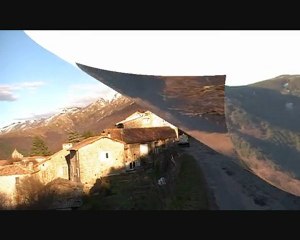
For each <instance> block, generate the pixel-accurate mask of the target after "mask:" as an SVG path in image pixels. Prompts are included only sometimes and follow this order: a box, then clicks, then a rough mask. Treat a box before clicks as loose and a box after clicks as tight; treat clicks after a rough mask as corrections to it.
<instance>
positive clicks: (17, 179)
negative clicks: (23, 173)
mask: <svg viewBox="0 0 300 240" xmlns="http://www.w3.org/2000/svg"><path fill="white" fill-rule="evenodd" d="M19 183H20V178H19V177H16V185H18V184H19Z"/></svg>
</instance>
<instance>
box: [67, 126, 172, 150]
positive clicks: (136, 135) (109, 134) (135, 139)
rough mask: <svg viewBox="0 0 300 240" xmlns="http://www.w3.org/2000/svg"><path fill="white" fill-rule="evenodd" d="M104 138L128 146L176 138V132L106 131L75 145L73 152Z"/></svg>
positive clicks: (165, 130) (134, 129)
mask: <svg viewBox="0 0 300 240" xmlns="http://www.w3.org/2000/svg"><path fill="white" fill-rule="evenodd" d="M104 137H106V138H110V139H112V140H116V141H120V142H123V143H127V144H132V143H147V142H153V141H157V140H164V139H167V138H176V132H175V130H174V129H172V128H170V127H153V128H112V129H105V130H104V131H103V132H102V133H101V136H96V137H90V138H87V139H85V140H83V141H82V142H80V143H77V144H76V145H74V146H73V147H72V148H71V150H78V149H80V148H82V147H84V146H87V145H89V144H92V143H94V142H96V141H98V140H99V139H101V138H104Z"/></svg>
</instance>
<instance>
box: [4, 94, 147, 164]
mask: <svg viewBox="0 0 300 240" xmlns="http://www.w3.org/2000/svg"><path fill="white" fill-rule="evenodd" d="M137 110H144V109H143V108H141V107H140V106H138V105H137V104H135V103H134V102H133V101H132V100H130V99H128V98H125V97H123V96H120V97H116V98H114V99H112V100H111V101H107V100H105V99H99V100H98V101H96V102H94V103H92V104H90V105H88V106H86V107H83V108H77V107H75V108H67V109H63V110H62V111H61V112H60V113H58V114H55V115H53V116H50V117H49V118H43V119H39V120H30V121H25V122H19V123H13V124H11V125H10V126H6V127H4V128H2V129H0V159H6V158H9V157H10V155H11V153H12V151H13V150H14V148H17V149H18V151H19V152H20V153H22V154H23V155H28V154H29V153H30V149H31V145H32V138H33V137H34V136H36V135H39V136H42V137H43V139H44V140H45V142H46V144H47V145H48V147H49V149H50V150H51V151H57V150H59V149H60V148H61V146H62V143H64V142H66V141H67V136H68V133H69V132H70V131H78V132H79V133H83V132H85V131H91V132H93V133H94V134H98V133H99V132H101V131H102V130H103V129H104V128H108V127H113V126H114V124H115V123H116V122H119V121H121V120H123V119H124V118H126V117H128V116H129V115H130V114H132V113H134V112H135V111H137Z"/></svg>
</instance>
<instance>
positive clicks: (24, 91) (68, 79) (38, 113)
mask: <svg viewBox="0 0 300 240" xmlns="http://www.w3.org/2000/svg"><path fill="white" fill-rule="evenodd" d="M0 65H1V70H0V127H4V126H6V125H8V124H11V123H13V122H18V121H22V120H31V119H36V118H41V117H46V116H49V115H50V114H54V113H56V112H58V111H60V110H61V109H63V108H66V107H72V106H85V105H87V104H89V103H91V102H93V101H95V100H96V99H99V98H100V97H104V98H106V97H108V98H109V97H111V96H112V95H113V94H114V93H115V92H114V91H112V90H111V89H110V88H108V87H107V86H105V85H104V84H102V83H100V82H99V81H97V80H95V79H94V78H92V77H90V76H89V75H87V74H86V73H84V72H83V71H81V70H80V69H79V68H77V67H76V66H74V65H72V64H70V63H68V62H66V61H65V60H62V59H61V58H59V57H58V56H56V55H54V54H53V53H51V52H49V51H48V50H46V49H44V48H43V47H41V46H40V45H39V44H37V43H36V42H34V41H33V40H32V39H31V38H30V37H29V36H28V35H26V34H25V33H24V32H23V31H3V30H1V31H0Z"/></svg>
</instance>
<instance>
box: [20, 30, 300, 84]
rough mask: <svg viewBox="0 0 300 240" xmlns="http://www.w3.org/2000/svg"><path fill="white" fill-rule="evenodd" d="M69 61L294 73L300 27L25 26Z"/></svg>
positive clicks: (233, 73) (241, 75) (142, 68)
mask: <svg viewBox="0 0 300 240" xmlns="http://www.w3.org/2000/svg"><path fill="white" fill-rule="evenodd" d="M26 33H27V34H28V35H29V36H30V37H31V38H32V39H34V40H35V41H36V42H38V43H39V44H41V45H42V46H44V47H45V48H47V49H48V50H49V51H51V52H53V53H55V54H56V55H58V56H60V57H61V58H62V59H65V60H66V61H68V62H69V63H71V64H75V62H77V63H81V64H85V65H88V66H91V67H97V68H102V69H105V70H111V71H118V72H123V73H134V74H143V75H163V76H201V75H202V76H203V75H226V85H227V86H240V85H247V84H250V83H255V82H258V81H263V80H267V79H270V78H274V77H277V76H279V75H283V74H299V73H300V65H299V61H298V58H299V56H300V44H299V42H300V31H26Z"/></svg>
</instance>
